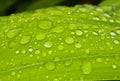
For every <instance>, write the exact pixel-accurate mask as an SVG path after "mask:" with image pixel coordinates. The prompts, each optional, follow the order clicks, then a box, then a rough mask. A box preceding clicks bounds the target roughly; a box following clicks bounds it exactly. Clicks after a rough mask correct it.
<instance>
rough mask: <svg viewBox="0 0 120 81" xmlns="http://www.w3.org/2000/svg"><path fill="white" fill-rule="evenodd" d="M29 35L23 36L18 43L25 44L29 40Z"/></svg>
mask: <svg viewBox="0 0 120 81" xmlns="http://www.w3.org/2000/svg"><path fill="white" fill-rule="evenodd" d="M30 38H31V37H30V36H23V37H22V39H21V40H20V44H27V43H28V42H29V41H30Z"/></svg>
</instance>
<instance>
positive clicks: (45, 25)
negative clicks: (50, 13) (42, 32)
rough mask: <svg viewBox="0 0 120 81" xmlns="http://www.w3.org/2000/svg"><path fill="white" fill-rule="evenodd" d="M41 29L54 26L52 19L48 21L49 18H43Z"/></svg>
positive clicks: (40, 24) (40, 23)
mask: <svg viewBox="0 0 120 81" xmlns="http://www.w3.org/2000/svg"><path fill="white" fill-rule="evenodd" d="M38 26H39V27H40V28H41V29H50V28H51V27H52V22H51V21H47V20H45V21H44V20H43V21H40V22H39V25H38Z"/></svg>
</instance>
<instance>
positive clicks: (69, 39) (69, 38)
mask: <svg viewBox="0 0 120 81" xmlns="http://www.w3.org/2000/svg"><path fill="white" fill-rule="evenodd" d="M65 42H66V43H67V44H72V43H74V39H73V38H72V37H66V38H65Z"/></svg>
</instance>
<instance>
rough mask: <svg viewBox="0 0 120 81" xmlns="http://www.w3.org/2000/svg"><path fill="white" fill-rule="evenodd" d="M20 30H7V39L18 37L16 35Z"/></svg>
mask: <svg viewBox="0 0 120 81" xmlns="http://www.w3.org/2000/svg"><path fill="white" fill-rule="evenodd" d="M20 30H21V29H12V30H9V31H8V32H7V37H8V38H13V37H15V36H16V35H18V33H19V32H20Z"/></svg>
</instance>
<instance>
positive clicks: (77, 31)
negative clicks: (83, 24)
mask: <svg viewBox="0 0 120 81" xmlns="http://www.w3.org/2000/svg"><path fill="white" fill-rule="evenodd" d="M75 33H76V35H78V36H81V35H82V34H83V32H82V31H81V30H76V31H75Z"/></svg>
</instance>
